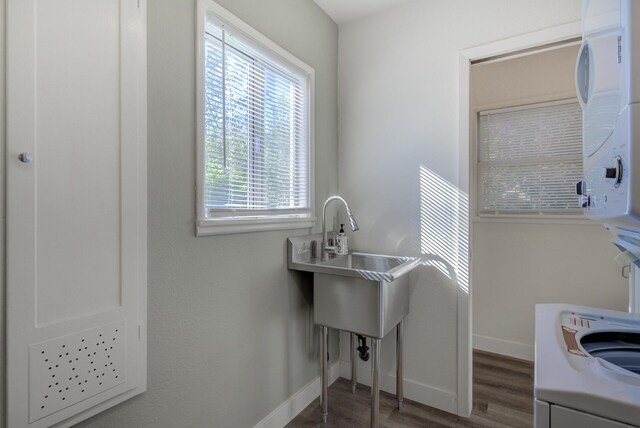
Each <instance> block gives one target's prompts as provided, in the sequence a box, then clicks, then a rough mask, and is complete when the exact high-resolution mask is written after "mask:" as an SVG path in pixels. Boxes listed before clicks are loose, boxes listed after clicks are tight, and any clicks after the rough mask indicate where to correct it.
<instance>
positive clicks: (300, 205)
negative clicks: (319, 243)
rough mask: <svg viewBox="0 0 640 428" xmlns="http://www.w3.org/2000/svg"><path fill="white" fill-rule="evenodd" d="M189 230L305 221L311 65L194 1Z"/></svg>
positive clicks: (308, 217) (308, 214)
mask: <svg viewBox="0 0 640 428" xmlns="http://www.w3.org/2000/svg"><path fill="white" fill-rule="evenodd" d="M199 18H200V19H199V20H200V21H201V29H199V31H201V33H200V46H199V55H200V61H199V65H198V68H199V76H198V78H199V93H198V97H199V111H198V115H199V119H200V123H199V124H198V127H199V140H200V141H199V147H198V148H199V159H198V163H199V172H198V174H199V177H198V183H199V186H198V187H199V188H198V205H199V206H198V216H199V218H198V234H199V235H206V234H220V233H234V232H245V231H255V230H267V229H285V228H287V229H288V228H302V227H311V226H312V225H313V220H314V219H313V218H312V212H313V209H312V200H313V198H312V183H313V176H312V171H313V170H312V167H311V166H312V164H313V163H312V155H313V150H312V149H313V146H312V134H311V127H312V126H311V125H312V115H311V112H312V108H311V99H312V91H313V75H314V72H313V69H312V68H311V67H309V66H308V65H306V64H304V63H303V62H302V61H300V60H298V59H297V58H295V57H294V56H292V55H291V54H289V53H288V52H286V51H285V50H283V49H282V48H280V47H278V46H277V45H275V44H274V43H273V42H271V41H270V40H268V39H267V38H266V37H264V36H263V35H261V34H260V33H258V32H257V31H255V30H254V29H252V28H251V27H249V26H248V25H247V24H245V23H244V22H242V21H241V20H239V19H238V18H237V17H235V16H233V15H231V14H230V13H229V12H228V11H226V10H225V9H223V8H222V7H220V6H219V5H217V4H215V3H213V2H212V1H210V0H201V3H200V9H199Z"/></svg>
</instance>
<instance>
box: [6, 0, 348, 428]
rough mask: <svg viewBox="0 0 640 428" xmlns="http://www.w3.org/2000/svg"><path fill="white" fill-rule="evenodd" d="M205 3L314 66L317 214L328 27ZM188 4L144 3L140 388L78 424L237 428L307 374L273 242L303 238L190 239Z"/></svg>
mask: <svg viewBox="0 0 640 428" xmlns="http://www.w3.org/2000/svg"><path fill="white" fill-rule="evenodd" d="M0 2H1V4H0V13H1V14H3V13H4V0H0ZM219 3H220V4H222V5H223V6H224V7H226V8H227V9H229V10H230V11H231V12H232V13H234V14H236V15H237V16H239V17H240V18H241V19H243V20H245V21H246V22H247V23H249V24H250V25H252V26H253V27H254V28H256V29H257V30H258V31H260V32H262V33H263V34H265V35H266V36H267V37H269V38H271V39H272V40H273V41H275V42H276V43H278V44H279V45H280V46H282V47H283V48H285V49H287V50H288V51H290V52H291V53H293V54H294V55H296V56H297V57H299V58H300V59H302V60H303V61H305V62H307V63H308V64H309V65H311V66H312V67H314V68H315V70H316V101H315V109H316V135H315V141H316V171H317V173H316V195H317V201H316V206H320V207H322V203H321V202H322V200H324V198H326V197H327V196H328V195H329V194H330V193H334V192H335V191H336V190H337V187H338V181H337V49H338V33H337V27H336V25H335V24H334V23H333V21H331V20H330V19H329V18H328V17H327V16H326V15H325V14H324V12H322V11H321V10H320V9H319V8H318V7H317V6H316V4H315V3H314V2H313V1H312V0H269V1H260V0H220V1H219ZM195 5H196V2H195V0H149V1H148V95H149V98H148V105H149V107H148V113H149V122H148V129H149V140H148V141H149V158H148V160H149V176H148V177H149V218H148V221H149V235H148V236H149V238H148V239H149V241H148V242H149V287H148V293H149V323H148V329H149V330H148V350H149V356H148V379H149V384H148V391H147V392H146V393H145V394H142V395H141V396H138V397H136V398H134V399H132V400H129V401H127V402H125V403H123V404H121V405H119V406H117V407H115V408H113V409H110V410H108V411H106V412H104V413H102V414H99V415H97V416H95V417H93V418H92V419H90V420H88V421H86V422H84V423H82V424H81V425H82V426H92V427H136V428H139V427H154V428H155V427H213V426H215V427H249V426H253V425H254V424H256V423H257V422H258V421H260V420H261V419H262V418H264V417H265V416H266V415H267V414H269V412H271V411H272V410H274V409H275V408H276V407H277V406H278V405H279V404H280V403H281V402H282V401H284V400H285V399H287V398H288V397H290V396H291V395H292V394H293V393H295V392H296V391H297V390H298V389H300V388H301V387H303V386H304V385H305V384H307V383H308V382H310V381H311V380H312V379H314V377H316V376H317V375H318V374H319V369H318V360H317V358H318V357H317V345H316V338H317V333H315V329H314V328H313V325H312V320H313V318H312V312H311V306H310V303H311V299H312V288H311V286H310V284H309V281H308V278H304V277H302V276H299V275H297V274H293V273H290V272H288V271H287V268H286V247H285V239H286V237H287V236H291V235H294V234H306V233H309V230H294V231H278V232H260V233H248V234H237V235H228V236H212V237H202V238H196V237H195V227H194V222H195V197H196V195H195V190H194V183H195V178H196V177H195V146H196V143H195V135H196V134H195V132H196V130H195V36H196V35H195V19H196V16H195V14H196V12H195V10H196V9H195ZM0 18H4V17H3V16H0ZM0 21H1V22H2V24H0V27H1V26H3V25H4V19H0ZM0 29H2V28H0ZM0 37H1V38H4V31H0ZM1 42H2V43H0V46H3V47H4V43H3V42H4V40H2V41H1ZM3 65H4V55H2V61H1V62H0V67H2V68H0V70H1V71H2V74H3V75H4V72H3V71H4V67H3ZM3 91H4V85H0V95H4V93H3ZM3 109H4V103H0V113H2V112H3ZM3 118H4V114H0V126H3V122H2V120H3ZM1 130H2V129H0V131H1ZM1 135H2V136H3V137H4V132H1ZM0 156H2V155H0ZM0 160H1V159H0ZM0 166H2V167H3V166H4V162H0ZM0 177H2V179H0V189H1V190H2V191H3V190H4V186H2V182H3V178H4V174H0ZM0 200H1V201H4V198H0ZM0 208H2V207H1V206H0ZM1 212H2V213H4V209H2V210H1ZM318 213H319V210H318ZM3 217H4V216H3ZM316 230H319V227H316ZM0 236H1V235H0ZM0 248H2V246H0ZM1 255H2V254H0V256H1ZM0 259H1V260H4V257H0ZM0 273H1V272H0ZM1 296H2V295H0V299H2V297H1ZM0 303H2V300H0ZM0 315H4V314H3V313H2V314H0ZM1 330H2V333H3V334H4V329H1ZM2 344H3V345H4V341H2ZM3 345H2V346H3ZM0 351H2V349H0ZM330 352H331V358H332V360H334V361H335V360H336V359H337V352H338V346H337V335H333V336H332V340H331V343H330ZM0 355H2V356H1V357H0V366H1V367H3V368H4V353H3V352H2V354H0ZM3 374H4V373H2V375H3ZM0 380H2V381H3V380H4V377H3V376H2V377H0ZM2 384H3V385H4V381H3V383H2ZM2 390H4V388H2ZM2 398H3V397H2V396H1V395H0V399H2ZM0 401H1V402H2V403H3V404H4V400H0ZM2 410H3V407H0V411H2ZM3 423H4V418H2V422H0V426H1V425H3Z"/></svg>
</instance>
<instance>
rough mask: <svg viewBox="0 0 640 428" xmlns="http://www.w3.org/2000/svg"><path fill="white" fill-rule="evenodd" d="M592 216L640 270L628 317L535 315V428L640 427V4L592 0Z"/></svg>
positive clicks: (554, 308) (586, 104)
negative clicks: (603, 225)
mask: <svg viewBox="0 0 640 428" xmlns="http://www.w3.org/2000/svg"><path fill="white" fill-rule="evenodd" d="M576 89H577V92H578V99H579V101H580V104H581V106H582V111H583V156H584V180H583V181H582V182H580V183H578V185H577V192H578V194H579V195H580V198H581V203H582V206H583V207H584V210H585V215H586V216H587V217H589V218H591V219H593V220H596V221H599V222H602V223H604V224H606V226H605V227H607V229H608V230H609V231H610V232H611V233H612V235H613V239H612V240H613V243H614V244H615V245H616V246H617V247H618V248H619V249H620V251H621V254H620V256H619V258H620V259H623V260H624V263H627V262H628V263H630V264H631V265H632V269H631V277H630V287H629V289H630V292H629V300H630V304H629V313H626V312H617V311H610V310H602V309H596V308H586V307H578V306H570V305H537V306H536V333H535V340H536V349H535V386H534V394H535V426H536V428H543V427H544V428H548V427H550V428H565V427H566V428H570V427H571V428H572V427H584V428H614V427H617V428H621V427H639V426H640V314H639V312H640V0H584V5H583V43H582V47H581V49H580V52H579V54H578V61H577V65H576Z"/></svg>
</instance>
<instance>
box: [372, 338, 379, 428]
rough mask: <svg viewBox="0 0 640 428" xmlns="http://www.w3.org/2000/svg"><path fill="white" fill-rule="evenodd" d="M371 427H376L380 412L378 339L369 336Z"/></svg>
mask: <svg viewBox="0 0 640 428" xmlns="http://www.w3.org/2000/svg"><path fill="white" fill-rule="evenodd" d="M371 353H372V356H373V358H372V361H371V428H378V416H379V413H380V339H376V338H373V337H372V338H371Z"/></svg>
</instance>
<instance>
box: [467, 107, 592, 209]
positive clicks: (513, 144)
mask: <svg viewBox="0 0 640 428" xmlns="http://www.w3.org/2000/svg"><path fill="white" fill-rule="evenodd" d="M477 159H478V164H477V168H476V171H477V186H478V215H479V216H481V217H482V216H495V215H498V216H499V215H525V216H526V215H535V216H540V215H547V216H549V215H567V214H569V215H580V214H581V212H582V211H581V208H580V206H579V202H578V197H577V196H576V192H575V189H576V183H577V182H578V181H580V180H581V179H582V113H581V110H580V106H579V104H578V102H577V100H575V99H571V100H562V101H555V102H550V103H541V104H532V105H526V106H519V107H512V108H507V109H500V110H492V111H483V112H480V113H479V114H478V151H477Z"/></svg>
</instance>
